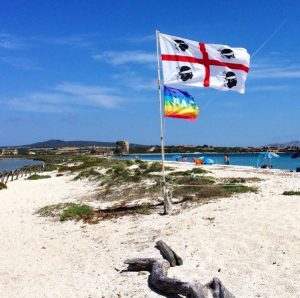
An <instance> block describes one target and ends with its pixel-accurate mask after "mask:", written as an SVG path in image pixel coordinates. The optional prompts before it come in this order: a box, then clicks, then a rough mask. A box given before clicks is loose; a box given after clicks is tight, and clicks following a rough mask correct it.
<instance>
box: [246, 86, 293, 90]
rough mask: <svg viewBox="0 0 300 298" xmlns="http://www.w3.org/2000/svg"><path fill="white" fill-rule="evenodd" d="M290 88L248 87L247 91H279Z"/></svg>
mask: <svg viewBox="0 0 300 298" xmlns="http://www.w3.org/2000/svg"><path fill="white" fill-rule="evenodd" d="M289 88H290V87H289V86H287V85H265V86H254V87H248V88H247V91H281V90H288V89H289Z"/></svg>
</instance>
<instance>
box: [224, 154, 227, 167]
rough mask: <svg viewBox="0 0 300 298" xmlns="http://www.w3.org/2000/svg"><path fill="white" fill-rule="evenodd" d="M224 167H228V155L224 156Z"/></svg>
mask: <svg viewBox="0 0 300 298" xmlns="http://www.w3.org/2000/svg"><path fill="white" fill-rule="evenodd" d="M224 165H227V154H226V155H224Z"/></svg>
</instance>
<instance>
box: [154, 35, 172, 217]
mask: <svg viewBox="0 0 300 298" xmlns="http://www.w3.org/2000/svg"><path fill="white" fill-rule="evenodd" d="M156 53H157V84H158V100H159V113H160V117H159V118H160V145H161V163H162V195H163V198H164V213H165V214H169V213H171V208H172V207H171V202H170V200H169V198H168V197H167V189H166V175H165V147H164V131H163V107H162V92H161V85H162V84H161V78H160V45H159V31H158V30H156Z"/></svg>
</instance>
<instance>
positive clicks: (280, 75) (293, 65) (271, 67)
mask: <svg viewBox="0 0 300 298" xmlns="http://www.w3.org/2000/svg"><path fill="white" fill-rule="evenodd" d="M249 77H251V78H254V79H256V78H259V79H262V78H263V79H294V78H295V79H297V78H300V64H298V63H297V62H295V61H294V60H291V59H288V58H286V57H285V58H282V59H280V57H279V58H277V59H275V58H272V59H270V58H265V59H260V60H256V62H255V63H253V65H251V67H250V72H249Z"/></svg>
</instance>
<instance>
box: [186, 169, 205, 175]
mask: <svg viewBox="0 0 300 298" xmlns="http://www.w3.org/2000/svg"><path fill="white" fill-rule="evenodd" d="M188 172H189V173H193V174H205V173H207V171H206V170H204V169H202V168H193V169H192V170H190V171H188Z"/></svg>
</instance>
